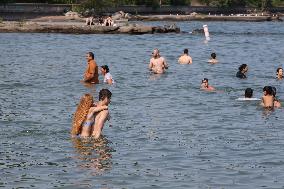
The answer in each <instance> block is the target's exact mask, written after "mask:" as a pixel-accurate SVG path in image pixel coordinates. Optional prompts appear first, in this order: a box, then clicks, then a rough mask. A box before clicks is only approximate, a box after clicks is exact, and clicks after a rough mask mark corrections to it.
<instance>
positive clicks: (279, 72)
mask: <svg viewBox="0 0 284 189" xmlns="http://www.w3.org/2000/svg"><path fill="white" fill-rule="evenodd" d="M276 75H277V80H281V79H283V68H277V70H276Z"/></svg>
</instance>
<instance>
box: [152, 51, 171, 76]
mask: <svg viewBox="0 0 284 189" xmlns="http://www.w3.org/2000/svg"><path fill="white" fill-rule="evenodd" d="M168 67H169V66H168V64H167V62H166V60H165V58H164V57H162V56H160V52H159V49H154V50H153V53H152V58H151V59H150V63H149V70H150V71H153V73H155V74H162V73H164V72H165V71H166V69H168Z"/></svg>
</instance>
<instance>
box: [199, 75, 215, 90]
mask: <svg viewBox="0 0 284 189" xmlns="http://www.w3.org/2000/svg"><path fill="white" fill-rule="evenodd" d="M200 89H203V90H206V91H214V90H215V88H214V87H212V86H211V85H209V81H208V79H207V78H204V79H202V81H201V86H200Z"/></svg>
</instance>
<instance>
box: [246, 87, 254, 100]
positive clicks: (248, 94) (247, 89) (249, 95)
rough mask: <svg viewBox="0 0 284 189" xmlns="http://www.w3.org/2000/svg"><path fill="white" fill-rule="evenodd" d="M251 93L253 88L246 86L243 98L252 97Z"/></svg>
mask: <svg viewBox="0 0 284 189" xmlns="http://www.w3.org/2000/svg"><path fill="white" fill-rule="evenodd" d="M252 95H253V89H252V88H246V90H245V98H252Z"/></svg>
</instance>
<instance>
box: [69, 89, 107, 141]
mask: <svg viewBox="0 0 284 189" xmlns="http://www.w3.org/2000/svg"><path fill="white" fill-rule="evenodd" d="M111 95H112V94H111V92H110V91H109V90H108V89H102V90H101V91H100V92H99V102H98V103H97V104H95V105H94V102H93V97H92V95H91V94H85V95H83V97H82V98H81V100H80V103H79V105H78V107H77V110H76V112H75V114H74V116H73V124H72V129H71V135H72V136H81V137H89V136H93V137H94V138H95V139H98V138H99V137H100V136H101V132H102V129H103V126H104V123H105V122H106V121H107V120H108V118H109V111H108V105H109V103H110V99H111Z"/></svg>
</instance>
